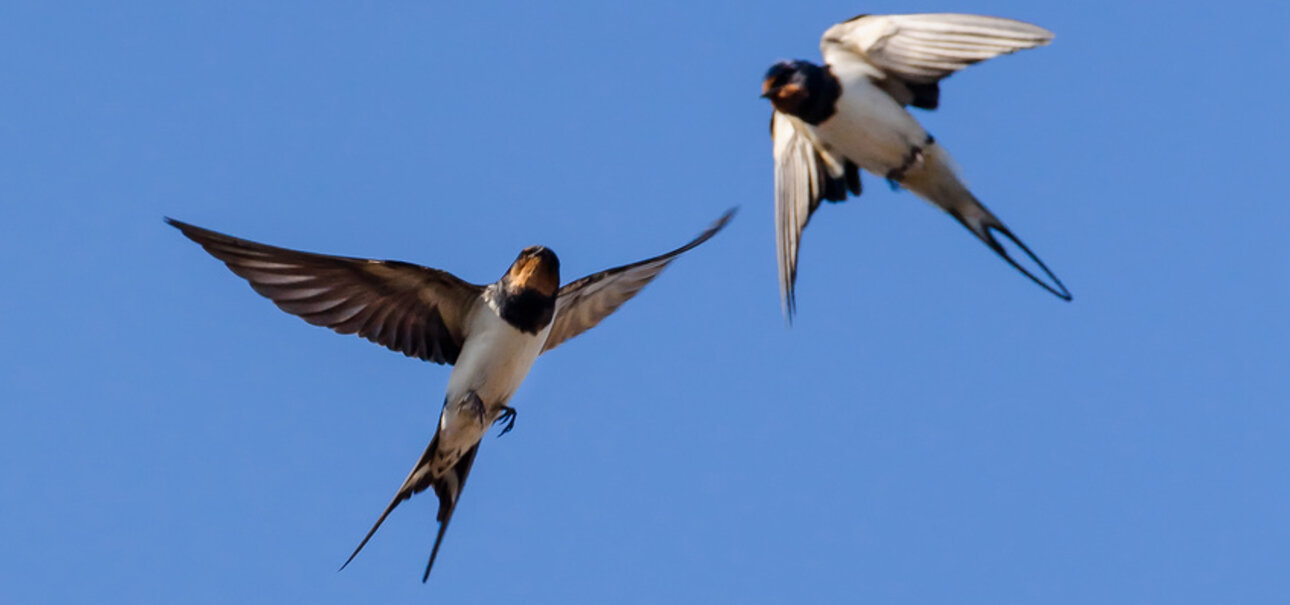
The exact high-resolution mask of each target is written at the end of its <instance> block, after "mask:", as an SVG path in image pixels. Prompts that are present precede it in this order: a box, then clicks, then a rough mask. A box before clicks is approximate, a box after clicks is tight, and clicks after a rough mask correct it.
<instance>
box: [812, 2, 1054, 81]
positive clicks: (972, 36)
mask: <svg viewBox="0 0 1290 605" xmlns="http://www.w3.org/2000/svg"><path fill="white" fill-rule="evenodd" d="M1052 39H1053V33H1052V32H1050V31H1048V30H1046V29H1044V28H1042V27H1039V26H1037V25H1031V24H1029V23H1024V22H1021V21H1014V20H1012V19H1004V18H1001V17H986V16H982V15H964V14H956V13H930V14H918V15H868V16H863V17H858V18H855V19H852V20H850V21H846V22H843V23H839V24H837V25H834V26H833V27H830V28H829V29H828V31H825V32H824V37H823V38H821V40H820V52H821V53H822V54H823V55H824V59H825V61H826V62H828V63H830V64H832V63H834V62H835V61H843V62H845V61H846V60H848V58H850V59H852V60H854V55H859V56H860V58H862V59H863V60H865V61H867V62H869V63H871V64H873V65H874V66H876V67H878V68H880V69H882V70H883V71H884V72H886V73H888V74H891V75H893V76H895V77H898V78H900V79H902V80H905V81H908V82H913V83H931V82H935V81H937V80H940V79H941V78H944V77H945V76H948V75H950V74H952V73H954V72H956V71H959V70H960V69H963V68H964V67H967V66H969V65H972V64H973V63H977V62H980V61H984V60H986V59H989V58H992V57H997V56H999V55H1006V54H1009V53H1014V52H1017V51H1019V50H1024V49H1027V48H1034V47H1036V46H1043V45H1045V44H1048V43H1049V42H1050V41H1052ZM842 53H847V54H851V55H852V56H851V57H845V56H840V55H841V54H842Z"/></svg>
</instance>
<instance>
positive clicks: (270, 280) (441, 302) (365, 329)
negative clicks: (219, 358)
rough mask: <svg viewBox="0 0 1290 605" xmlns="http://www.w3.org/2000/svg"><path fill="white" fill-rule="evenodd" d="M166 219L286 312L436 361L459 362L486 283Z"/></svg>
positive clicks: (404, 264) (406, 264) (435, 270)
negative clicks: (293, 247)
mask: <svg viewBox="0 0 1290 605" xmlns="http://www.w3.org/2000/svg"><path fill="white" fill-rule="evenodd" d="M166 222H167V223H170V224H171V225H173V226H175V227H176V228H178V229H179V230H180V231H182V232H183V234H184V235H185V236H187V237H188V239H191V240H193V241H195V242H197V243H198V244H201V246H202V248H205V249H206V251H207V252H209V253H210V254H211V255H212V256H214V257H215V258H218V259H219V260H222V261H224V264H226V265H228V268H229V269H231V270H232V271H233V273H236V274H237V275H239V276H241V277H243V278H244V279H246V280H247V281H248V282H250V283H251V287H252V288H254V289H255V291H256V292H259V293H260V294H262V295H264V296H265V297H267V298H269V299H270V300H272V301H273V302H274V304H276V305H278V308H280V309H282V310H283V311H286V312H287V313H291V314H292V315H296V316H299V317H300V318H302V319H304V320H305V321H307V322H309V323H311V324H314V325H316V326H325V327H328V328H331V329H333V330H335V331H337V332H340V333H341V334H358V335H359V336H362V337H363V338H366V339H368V340H370V341H372V342H375V343H377V344H380V345H383V346H385V347H388V348H390V349H392V350H394V351H398V352H400V353H403V354H404V355H407V356H409V357H417V358H420V359H424V360H426V361H433V362H435V363H447V364H452V363H455V362H456V361H457V354H458V353H460V352H461V345H462V343H463V341H465V339H466V325H467V319H468V317H469V315H470V312H471V311H473V309H474V305H475V303H476V301H478V300H479V296H480V292H481V291H482V290H483V288H482V287H480V286H476V285H473V284H468V283H466V282H464V281H462V280H460V279H457V278H456V277H454V276H453V275H452V274H449V273H447V272H444V271H439V270H437V269H430V268H428V267H422V266H419V265H413V264H410V263H403V262H398V261H381V260H368V259H362V258H348V257H343V256H327V255H323V254H313V253H310V252H300V251H297V250H288V249H286V248H278V247H275V246H268V245H265V244H260V243H256V242H252V241H247V240H244V239H238V238H236V237H231V236H228V235H224V234H222V233H217V232H215V231H210V230H208V229H203V228H201V227H196V226H194V225H189V224H187V223H184V222H180V221H177V220H174V219H170V218H167V219H166Z"/></svg>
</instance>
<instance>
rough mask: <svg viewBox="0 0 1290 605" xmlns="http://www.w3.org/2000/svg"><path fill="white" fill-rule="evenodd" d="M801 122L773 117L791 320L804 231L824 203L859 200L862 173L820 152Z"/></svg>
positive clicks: (781, 252)
mask: <svg viewBox="0 0 1290 605" xmlns="http://www.w3.org/2000/svg"><path fill="white" fill-rule="evenodd" d="M796 122H797V120H796V119H794V118H792V117H789V116H786V115H784V114H782V113H779V112H778V111H777V112H775V113H774V115H772V116H771V120H770V134H771V138H772V139H773V141H774V149H775V248H776V251H777V252H778V259H779V295H780V301H781V303H782V305H783V307H784V315H785V317H787V318H788V319H789V320H790V321H792V318H793V312H794V310H795V309H796V306H797V301H796V298H795V297H794V295H793V284H794V283H795V282H796V281H797V249H798V247H799V246H800V245H801V240H802V230H804V229H806V223H807V222H808V221H810V220H811V213H813V212H815V209H816V208H818V207H819V205H820V200H829V201H832V202H840V201H842V200H845V199H846V198H847V192H848V191H849V192H851V193H854V194H856V195H860V169H859V168H858V167H856V165H855V164H853V163H851V161H850V160H846V159H841V158H838V157H835V156H833V155H832V154H830V153H828V152H825V151H821V150H820V148H818V147H816V146H815V144H814V143H812V142H811V140H810V138H809V137H808V135H807V134H806V131H805V129H799V128H798V127H797V125H796Z"/></svg>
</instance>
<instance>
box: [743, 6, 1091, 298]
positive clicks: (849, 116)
mask: <svg viewBox="0 0 1290 605" xmlns="http://www.w3.org/2000/svg"><path fill="white" fill-rule="evenodd" d="M1052 38H1053V34H1052V32H1050V31H1048V30H1046V29H1044V28H1042V27H1038V26H1035V25H1031V24H1029V23H1022V22H1020V21H1013V20H1011V19H1002V18H998V17H983V16H978V15H963V14H950V13H944V14H916V15H860V16H858V17H855V18H853V19H850V20H848V21H844V22H842V23H839V24H837V25H834V26H833V27H830V28H829V29H828V30H827V31H825V32H824V36H823V38H821V40H820V52H821V54H822V55H823V56H824V65H822V66H821V65H815V64H813V63H810V62H807V61H781V62H779V63H776V64H775V65H773V66H772V67H771V68H770V70H768V71H767V72H766V77H765V80H763V82H762V96H763V97H765V98H767V99H769V100H770V103H771V105H772V106H774V108H775V111H774V113H773V114H772V116H771V126H770V130H771V137H772V139H773V142H774V157H775V234H776V244H777V248H778V258H779V288H780V297H781V301H782V303H783V306H784V314H785V316H786V317H788V318H789V319H790V320H791V319H792V316H793V312H794V310H795V308H796V299H795V296H794V292H793V284H794V282H795V281H796V279H797V252H798V247H799V245H800V241H801V237H802V230H803V229H805V228H806V223H807V221H808V220H810V217H811V213H813V212H815V210H816V208H818V207H819V205H820V201H821V200H829V201H831V202H841V201H843V200H845V199H846V198H847V195H848V193H850V194H855V195H859V194H860V172H859V169H861V168H863V169H864V170H866V171H868V172H870V173H872V174H876V175H878V176H880V177H882V178H885V179H887V180H888V181H889V182H890V183H891V185H892V186H893V187H896V186H900V187H904V188H905V189H908V190H910V191H912V192H914V193H915V194H916V195H918V196H919V197H921V198H923V199H925V200H927V201H929V202H931V203H933V204H935V205H936V206H938V207H940V208H941V209H942V210H944V211H946V212H948V213H949V214H950V216H953V217H954V218H955V219H957V220H958V221H959V222H960V223H962V224H963V226H964V227H967V228H968V230H970V231H971V232H972V233H973V234H974V235H976V236H977V237H978V238H980V239H981V241H982V242H984V243H985V244H986V245H987V246H989V247H990V249H991V250H994V252H995V253H996V254H998V255H999V256H1000V257H1002V258H1003V260H1005V261H1007V262H1008V264H1010V265H1012V266H1013V267H1015V268H1016V269H1017V270H1019V271H1021V272H1022V273H1023V274H1025V275H1026V277H1029V278H1030V279H1031V280H1032V281H1034V282H1035V283H1037V284H1039V285H1040V286H1042V287H1043V288H1044V289H1046V290H1048V291H1049V292H1052V293H1053V294H1055V295H1057V296H1058V297H1059V298H1062V299H1063V300H1068V301H1069V300H1070V299H1071V295H1070V291H1069V290H1067V289H1066V287H1065V286H1064V285H1062V282H1061V280H1059V279H1058V278H1057V276H1056V275H1054V274H1053V272H1052V271H1050V270H1049V269H1048V267H1047V266H1046V265H1045V264H1044V263H1043V261H1041V260H1039V257H1038V256H1036V255H1035V254H1034V253H1033V252H1031V251H1030V248H1028V247H1026V245H1025V244H1023V243H1022V242H1021V240H1020V239H1018V238H1017V237H1016V236H1015V235H1013V233H1012V231H1010V230H1009V229H1008V228H1007V227H1006V226H1004V224H1003V222H1002V221H1000V220H999V219H998V218H997V217H996V216H995V215H994V214H993V213H991V212H990V211H989V210H987V209H986V208H985V206H983V205H982V204H981V202H980V201H978V200H977V199H976V197H975V196H973V195H972V193H971V192H970V191H968V188H967V186H966V185H964V184H963V182H962V181H960V180H959V177H958V176H957V175H956V174H955V172H954V167H953V166H954V163H953V161H952V159H951V158H950V155H949V153H948V152H946V151H945V149H944V148H943V147H941V145H940V144H939V143H938V142H937V141H936V140H935V139H933V138H932V136H931V135H929V134H928V133H927V131H926V130H924V129H923V127H922V126H921V125H919V123H918V121H917V120H915V119H914V116H912V115H910V113H909V112H908V111H906V109H905V108H906V107H907V106H910V105H912V106H914V107H918V108H922V109H936V107H937V106H938V105H939V103H940V80H941V79H942V78H945V77H946V76H949V75H950V74H952V73H954V72H956V71H958V70H960V69H963V68H964V67H967V66H968V65H971V64H973V63H977V62H979V61H984V60H985V59H989V58H991V57H996V56H999V55H1004V54H1009V53H1013V52H1016V51H1018V50H1022V49H1026V48H1034V47H1036V46H1043V45H1045V44H1048V42H1049V41H1051V40H1052ZM997 235H998V236H1002V237H1003V238H1005V239H1007V240H1008V241H1010V242H1011V243H1012V244H1013V245H1014V246H1016V248H1017V249H1020V250H1021V252H1022V253H1024V254H1025V255H1026V256H1027V257H1029V259H1030V261H1032V262H1033V266H1034V267H1037V268H1038V270H1039V271H1040V272H1042V274H1043V275H1044V276H1046V278H1047V279H1046V280H1045V279H1041V278H1040V277H1039V276H1037V275H1036V273H1035V272H1034V271H1032V269H1030V268H1027V267H1026V266H1023V264H1022V263H1021V262H1019V261H1018V260H1017V259H1016V258H1014V257H1013V255H1012V254H1010V253H1009V252H1008V250H1007V249H1006V248H1005V247H1004V245H1003V244H1002V243H1001V242H1000V241H999V240H998V239H997V238H996V236H997Z"/></svg>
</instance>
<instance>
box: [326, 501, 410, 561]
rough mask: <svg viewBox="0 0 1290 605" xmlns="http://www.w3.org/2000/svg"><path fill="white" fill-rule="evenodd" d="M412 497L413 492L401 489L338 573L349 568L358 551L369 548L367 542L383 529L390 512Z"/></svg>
mask: <svg viewBox="0 0 1290 605" xmlns="http://www.w3.org/2000/svg"><path fill="white" fill-rule="evenodd" d="M411 497H412V490H410V489H400V490H399V493H398V495H397V496H394V499H393V500H391V501H390V505H389V506H387V507H385V512H383V513H381V518H379V519H377V520H376V523H375V524H373V525H372V529H369V530H367V535H366V536H363V541H362V542H359V543H358V548H355V549H354V552H353V553H351V554H350V555H349V558H348V559H345V564H344V565H341V566H340V569H338V570H336V571H340V570H341V569H345V568H346V567H348V566H349V562H350V561H353V560H354V557H357V556H358V551H360V550H363V547H364V546H367V541H368V540H371V539H372V535H373V534H375V533H376V530H377V529H378V528H380V527H381V524H382V523H385V518H386V517H388V516H390V511H392V510H394V508H395V507H397V506H398V505H399V503H401V502H403V501H404V500H407V499H408V498H411Z"/></svg>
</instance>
